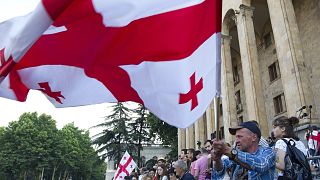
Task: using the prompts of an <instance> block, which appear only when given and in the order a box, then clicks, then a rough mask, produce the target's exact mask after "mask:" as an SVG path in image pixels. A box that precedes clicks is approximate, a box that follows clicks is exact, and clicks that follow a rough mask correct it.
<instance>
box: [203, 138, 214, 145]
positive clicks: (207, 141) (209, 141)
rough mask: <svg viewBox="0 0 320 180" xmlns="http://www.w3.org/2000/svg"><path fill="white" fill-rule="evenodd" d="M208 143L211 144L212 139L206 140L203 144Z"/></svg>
mask: <svg viewBox="0 0 320 180" xmlns="http://www.w3.org/2000/svg"><path fill="white" fill-rule="evenodd" d="M207 143H210V144H211V145H212V141H211V140H209V139H208V140H206V142H205V143H204V144H207Z"/></svg>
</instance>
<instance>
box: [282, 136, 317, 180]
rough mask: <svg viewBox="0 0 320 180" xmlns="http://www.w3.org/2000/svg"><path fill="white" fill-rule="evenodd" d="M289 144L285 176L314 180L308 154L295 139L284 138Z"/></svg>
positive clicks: (293, 179)
mask: <svg viewBox="0 0 320 180" xmlns="http://www.w3.org/2000/svg"><path fill="white" fill-rule="evenodd" d="M282 140H283V141H284V142H285V143H286V144H287V151H286V155H285V157H284V163H285V168H284V171H283V178H284V179H290V180H312V175H311V170H310V166H309V163H308V160H307V158H306V156H305V155H304V154H303V152H301V151H300V150H299V149H298V148H296V146H295V145H296V143H295V141H294V140H292V139H290V140H289V141H287V140H286V139H282Z"/></svg>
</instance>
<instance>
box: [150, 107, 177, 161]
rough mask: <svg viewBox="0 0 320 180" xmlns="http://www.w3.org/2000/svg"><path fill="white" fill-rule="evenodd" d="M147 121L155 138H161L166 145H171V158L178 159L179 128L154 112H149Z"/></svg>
mask: <svg viewBox="0 0 320 180" xmlns="http://www.w3.org/2000/svg"><path fill="white" fill-rule="evenodd" d="M147 123H148V126H149V127H150V132H149V133H150V136H151V137H153V138H159V139H160V140H161V141H162V142H163V144H164V145H169V147H170V148H171V152H170V153H169V154H168V155H169V158H170V159H171V160H176V159H178V156H177V152H178V140H177V134H178V129H177V128H176V127H174V126H171V125H169V124H168V123H166V122H164V121H161V120H160V119H159V118H158V117H157V116H155V115H154V114H152V113H149V114H148V116H147Z"/></svg>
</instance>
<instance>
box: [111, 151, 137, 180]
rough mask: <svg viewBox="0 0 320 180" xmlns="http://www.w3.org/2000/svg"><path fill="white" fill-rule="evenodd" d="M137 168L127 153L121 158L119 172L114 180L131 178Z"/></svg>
mask: <svg viewBox="0 0 320 180" xmlns="http://www.w3.org/2000/svg"><path fill="white" fill-rule="evenodd" d="M136 167H137V164H136V163H135V162H134V161H133V159H132V157H131V156H130V154H129V153H128V152H127V151H126V153H125V154H124V155H123V157H122V158H121V161H120V163H119V165H118V168H117V171H116V172H115V174H114V180H123V179H124V177H126V176H129V175H130V173H131V172H132V171H133V170H134V169H135V168H136Z"/></svg>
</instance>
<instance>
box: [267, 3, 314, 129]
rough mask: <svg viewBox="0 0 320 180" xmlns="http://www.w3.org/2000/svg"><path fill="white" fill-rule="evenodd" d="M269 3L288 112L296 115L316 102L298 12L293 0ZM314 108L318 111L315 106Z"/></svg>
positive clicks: (290, 114)
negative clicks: (304, 54) (300, 34)
mask: <svg viewBox="0 0 320 180" xmlns="http://www.w3.org/2000/svg"><path fill="white" fill-rule="evenodd" d="M267 3H268V7H269V13H270V19H271V25H272V29H273V35H274V39H275V45H276V48H277V56H278V61H279V67H280V70H281V71H280V73H281V79H282V84H283V90H284V94H285V97H286V105H287V113H288V116H294V115H295V114H296V111H297V110H298V109H299V108H300V107H302V106H304V105H307V106H309V105H313V104H314V101H313V99H312V97H313V95H312V92H311V88H310V79H309V76H308V72H307V68H306V66H305V63H304V61H305V60H304V57H303V52H302V46H301V40H300V36H299V29H298V25H297V21H296V16H295V12H294V8H293V4H292V0H276V1H275V0H267ZM312 110H313V113H316V112H315V110H316V109H315V108H314V109H312ZM313 117H315V116H313ZM312 123H313V122H312ZM314 123H317V122H314Z"/></svg>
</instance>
